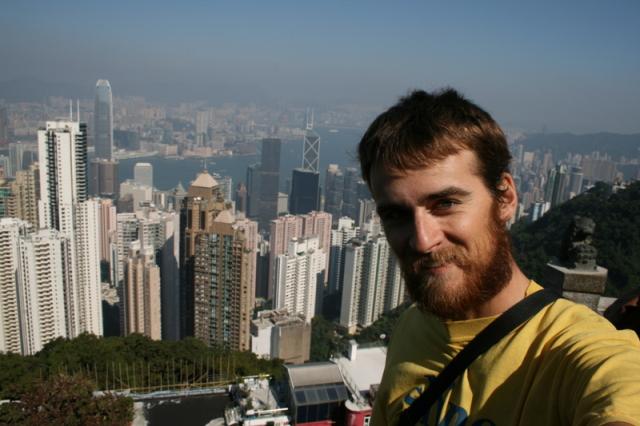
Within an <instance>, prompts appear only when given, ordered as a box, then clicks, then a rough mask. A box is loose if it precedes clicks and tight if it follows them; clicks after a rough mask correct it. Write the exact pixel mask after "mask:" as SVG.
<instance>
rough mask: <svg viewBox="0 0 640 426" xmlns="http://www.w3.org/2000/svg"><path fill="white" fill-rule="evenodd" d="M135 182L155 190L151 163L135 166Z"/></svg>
mask: <svg viewBox="0 0 640 426" xmlns="http://www.w3.org/2000/svg"><path fill="white" fill-rule="evenodd" d="M133 180H134V181H135V182H136V183H137V184H139V185H146V186H150V187H151V188H153V166H152V165H151V164H150V163H136V165H135V166H133Z"/></svg>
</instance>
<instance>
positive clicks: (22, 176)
mask: <svg viewBox="0 0 640 426" xmlns="http://www.w3.org/2000/svg"><path fill="white" fill-rule="evenodd" d="M11 192H12V194H13V197H14V203H15V212H13V215H14V216H13V217H17V218H19V219H22V220H25V221H27V222H29V223H31V225H32V226H34V227H37V226H38V223H39V222H38V199H39V194H40V171H39V169H38V163H34V164H31V165H30V166H29V168H28V169H27V170H19V171H18V172H16V179H15V181H13V182H12V184H11Z"/></svg>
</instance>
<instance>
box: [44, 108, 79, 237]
mask: <svg viewBox="0 0 640 426" xmlns="http://www.w3.org/2000/svg"><path fill="white" fill-rule="evenodd" d="M38 155H39V164H40V201H39V203H38V209H39V211H38V216H39V219H40V227H41V228H52V229H57V230H58V231H61V232H62V233H64V234H67V235H70V233H72V232H73V206H74V205H75V204H77V203H81V202H83V201H85V200H86V199H87V190H88V188H87V184H88V182H87V126H86V124H84V123H78V122H75V121H47V123H46V127H45V129H41V130H38Z"/></svg>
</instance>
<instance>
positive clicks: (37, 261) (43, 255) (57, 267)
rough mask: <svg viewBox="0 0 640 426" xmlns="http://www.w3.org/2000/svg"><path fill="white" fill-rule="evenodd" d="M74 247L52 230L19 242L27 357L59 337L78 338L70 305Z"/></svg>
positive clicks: (21, 298) (21, 299)
mask: <svg viewBox="0 0 640 426" xmlns="http://www.w3.org/2000/svg"><path fill="white" fill-rule="evenodd" d="M71 245H72V244H71V242H70V241H69V239H68V238H67V237H66V236H64V235H63V234H62V233H61V232H58V231H56V230H53V229H41V230H39V231H38V232H36V233H33V234H30V235H28V236H26V237H24V238H23V239H21V241H20V261H21V267H20V280H21V283H20V285H19V290H18V291H19V293H20V297H19V299H18V300H19V301H20V312H21V328H22V348H23V349H22V353H23V354H25V355H31V354H34V353H36V352H38V351H39V350H41V349H42V348H43V346H44V345H46V344H47V343H48V342H50V341H51V340H53V339H56V338H58V337H75V336H77V335H78V334H79V333H78V328H77V327H78V325H77V321H76V319H79V318H77V315H76V313H75V312H73V310H72V309H70V307H72V306H73V303H74V302H72V301H70V299H71V298H72V294H71V290H72V289H71V288H70V285H69V284H70V282H71V280H70V279H69V278H70V277H69V268H68V267H69V266H70V264H71V262H70V261H69V258H70V256H69V254H70V252H71V250H70V246H71ZM100 319H101V320H102V318H100ZM78 322H79V321H78ZM100 325H101V326H102V324H100Z"/></svg>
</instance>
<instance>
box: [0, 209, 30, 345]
mask: <svg viewBox="0 0 640 426" xmlns="http://www.w3.org/2000/svg"><path fill="white" fill-rule="evenodd" d="M30 229H31V225H30V224H29V223H28V222H25V221H22V220H20V219H15V218H0V352H2V353H7V352H13V353H17V354H21V353H22V339H21V330H20V315H21V311H20V305H19V303H18V300H19V299H18V280H19V279H20V278H19V277H20V273H19V271H20V266H21V263H20V245H19V241H20V238H22V237H24V236H26V235H27V234H28V233H29V232H30Z"/></svg>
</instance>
